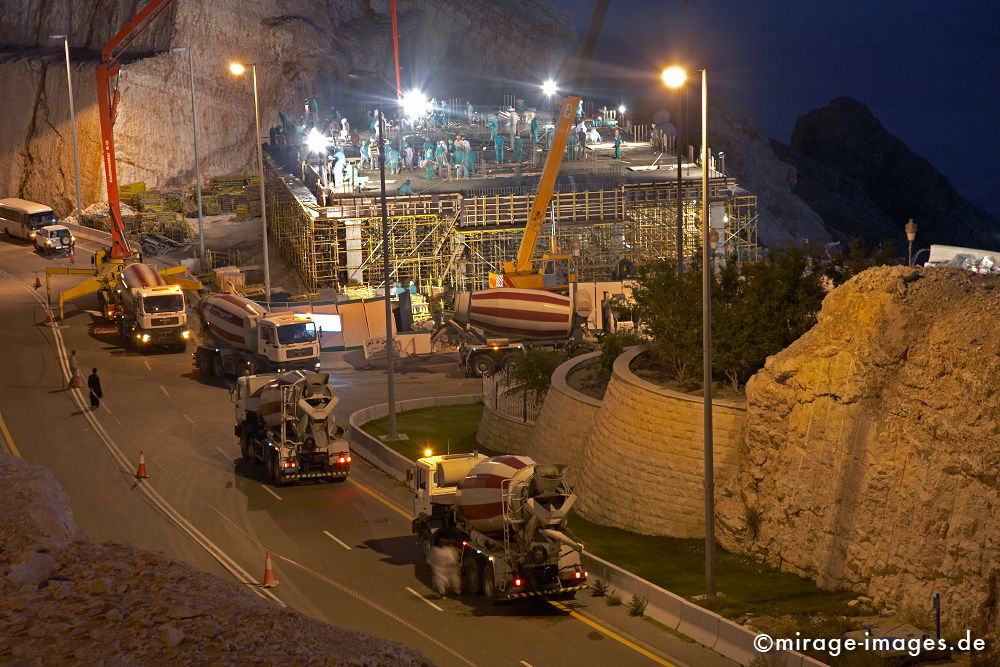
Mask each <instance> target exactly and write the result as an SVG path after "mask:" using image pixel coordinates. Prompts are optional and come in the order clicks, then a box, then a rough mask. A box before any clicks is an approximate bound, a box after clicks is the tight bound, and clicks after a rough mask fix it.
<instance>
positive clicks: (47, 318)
mask: <svg viewBox="0 0 1000 667" xmlns="http://www.w3.org/2000/svg"><path fill="white" fill-rule="evenodd" d="M45 326H47V327H54V326H58V325H57V324H56V321H55V320H54V319H52V312H51V311H48V310H47V311H45Z"/></svg>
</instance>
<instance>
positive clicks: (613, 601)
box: [605, 592, 622, 607]
mask: <svg viewBox="0 0 1000 667" xmlns="http://www.w3.org/2000/svg"><path fill="white" fill-rule="evenodd" d="M605 602H607V603H608V606H609V607H617V606H618V605H620V604H621V603H622V598H621V596H620V595H618V594H617V593H614V592H612V593H608V597H607V598H605Z"/></svg>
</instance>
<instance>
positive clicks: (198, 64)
mask: <svg viewBox="0 0 1000 667" xmlns="http://www.w3.org/2000/svg"><path fill="white" fill-rule="evenodd" d="M146 4H147V2H146V1H145V0H110V1H108V0H81V1H79V2H67V3H38V2H35V3H30V2H28V3H26V2H19V1H17V0H0V17H2V18H3V20H2V21H0V43H2V44H4V45H6V48H7V53H6V55H5V56H3V57H0V83H2V84H3V86H4V89H5V90H6V91H16V92H15V95H14V96H13V97H14V99H15V100H16V103H15V104H12V105H11V104H7V105H5V117H4V123H3V124H0V148H2V153H3V155H4V158H5V159H3V160H0V193H2V194H0V196H3V197H8V196H20V197H24V198H27V199H32V200H36V201H41V202H44V203H47V204H51V205H53V206H54V207H55V208H56V209H57V212H58V213H59V214H65V213H67V212H69V211H70V210H71V209H72V208H73V201H74V199H75V193H74V180H73V145H72V133H71V127H70V115H69V102H68V95H67V87H66V70H65V66H64V64H63V52H62V48H61V47H62V44H61V42H60V41H58V40H50V39H48V35H49V34H52V33H63V32H66V31H67V30H69V43H70V47H71V56H72V60H73V68H72V71H73V82H74V89H73V92H74V101H75V105H76V114H77V126H78V132H79V147H80V170H81V182H82V190H83V205H84V207H86V206H87V205H88V204H91V203H93V202H95V201H102V200H104V199H105V194H104V190H105V187H104V176H103V171H102V166H101V162H102V160H101V152H100V126H99V122H98V114H97V106H96V103H97V98H96V91H95V79H94V70H95V66H96V64H97V62H98V60H99V51H100V49H101V47H102V46H103V45H104V43H105V42H106V41H107V40H108V39H109V38H110V37H111V36H113V35H114V34H115V33H116V32H117V31H118V30H119V29H121V28H122V27H123V26H124V25H125V24H126V23H127V22H128V21H130V20H131V18H132V17H133V16H134V15H135V14H136V13H137V12H138V11H139V10H140V9H141V8H142V7H143V6H145V5H146ZM49 5H51V7H50V6H49ZM399 23H400V27H399V31H400V57H401V60H402V62H403V63H404V65H405V66H406V67H408V68H409V71H410V72H412V80H424V79H425V78H427V79H428V80H426V81H425V83H426V85H428V86H429V88H428V90H432V91H434V92H432V93H431V94H436V95H437V96H439V97H443V96H458V95H462V94H466V93H467V92H468V91H467V90H465V89H464V88H463V84H464V83H465V82H466V81H467V79H466V78H464V77H467V76H472V75H475V76H476V77H477V80H479V81H482V80H483V79H490V78H493V79H494V80H504V79H514V80H520V79H523V78H524V76H525V72H533V71H534V70H535V68H537V65H538V64H539V63H546V64H548V63H552V64H553V65H557V64H558V63H560V62H561V61H563V60H564V59H565V57H566V55H567V53H569V52H570V51H571V50H572V46H573V43H574V40H575V35H574V33H573V30H572V27H571V22H570V19H569V17H568V16H567V15H565V14H564V13H562V12H561V11H559V10H557V9H556V8H555V7H554V6H553V5H552V4H551V3H550V2H548V1H547V0H539V1H537V2H526V1H523V0H522V1H519V0H503V1H495V0H492V1H491V0H468V1H466V2H461V3H455V2H449V1H447V0H400V2H399ZM173 46H190V47H192V48H193V56H194V79H195V87H196V97H197V107H198V124H199V129H200V137H199V138H200V146H199V148H200V153H201V166H202V171H203V176H214V175H225V174H232V173H247V172H251V171H253V170H254V169H255V166H256V153H255V149H254V139H253V137H254V131H255V128H254V109H253V91H252V87H251V83H250V80H249V73H248V74H247V75H244V76H243V77H242V78H235V77H233V76H232V75H230V74H229V73H228V71H227V65H228V63H229V62H232V61H234V60H239V61H242V62H245V63H251V62H255V63H257V79H258V88H259V93H260V104H261V131H262V133H263V134H264V135H265V136H266V134H267V131H268V128H269V127H271V126H272V125H276V124H278V122H279V121H278V112H279V111H285V112H286V113H287V114H288V115H289V117H291V118H293V119H295V118H297V117H298V115H299V114H300V112H301V109H302V107H303V104H302V101H303V99H304V98H313V97H315V98H317V99H318V100H319V102H320V109H321V111H322V112H323V113H324V114H325V113H327V112H328V111H329V110H330V108H331V107H337V108H338V110H339V111H341V112H344V111H349V112H351V107H350V106H349V104H348V98H349V97H350V96H353V98H352V99H355V100H356V99H358V96H359V95H361V94H364V93H372V92H378V93H379V94H381V95H383V96H384V95H385V94H386V93H387V91H388V90H389V89H390V86H391V87H392V88H394V86H395V82H394V78H395V77H394V74H393V71H394V69H393V68H394V65H393V50H392V29H391V25H390V18H389V3H388V2H387V1H385V0H381V1H376V2H366V1H363V0H344V1H338V2H322V3H317V2H311V1H309V0H282V1H280V2H279V1H278V0H263V1H261V2H238V1H236V0H218V1H213V2H203V1H202V0H176V1H175V2H174V3H173V4H171V5H170V6H169V9H168V10H166V11H165V12H164V13H163V14H161V15H160V16H159V17H158V18H156V20H155V22H153V23H152V24H151V25H150V28H149V30H147V31H146V33H144V34H143V35H142V36H141V37H140V38H139V39H138V40H137V41H136V43H135V44H134V45H133V46H132V47H131V48H130V49H129V50H128V51H127V53H126V59H125V62H126V64H125V66H124V67H123V69H122V79H121V89H120V90H121V102H120V105H119V110H118V120H117V124H116V126H115V139H116V149H117V156H118V161H117V164H118V182H119V183H129V182H133V181H139V180H143V181H146V182H147V184H148V185H149V186H150V187H159V186H164V185H173V184H177V183H184V184H188V183H193V181H194V149H193V144H192V130H191V125H192V124H191V96H190V87H189V77H188V61H187V54H186V53H173V52H171V51H170V47H173ZM352 73H353V76H349V75H351V74H352ZM404 76H405V75H404ZM390 81H391V84H390ZM403 83H404V85H405V84H406V81H405V80H404V82H403ZM492 97H496V98H499V94H498V93H496V92H494V93H493V94H492ZM8 99H10V96H9V95H8ZM353 113H356V111H354V112H353Z"/></svg>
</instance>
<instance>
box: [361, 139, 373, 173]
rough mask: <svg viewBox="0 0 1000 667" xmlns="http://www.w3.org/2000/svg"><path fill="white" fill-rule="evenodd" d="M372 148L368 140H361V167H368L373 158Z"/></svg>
mask: <svg viewBox="0 0 1000 667" xmlns="http://www.w3.org/2000/svg"><path fill="white" fill-rule="evenodd" d="M371 156H372V149H371V147H370V146H369V145H368V142H367V141H363V142H361V168H362V169H367V168H368V162H369V161H370V160H371Z"/></svg>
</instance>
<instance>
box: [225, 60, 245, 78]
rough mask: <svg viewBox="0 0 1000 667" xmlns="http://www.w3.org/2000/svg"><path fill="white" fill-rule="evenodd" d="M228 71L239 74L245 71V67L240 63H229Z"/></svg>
mask: <svg viewBox="0 0 1000 667" xmlns="http://www.w3.org/2000/svg"><path fill="white" fill-rule="evenodd" d="M229 71H230V72H232V73H233V74H235V75H236V76H239V75H240V74H243V72H245V71H247V68H246V67H245V66H244V65H243V64H242V63H229Z"/></svg>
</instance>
